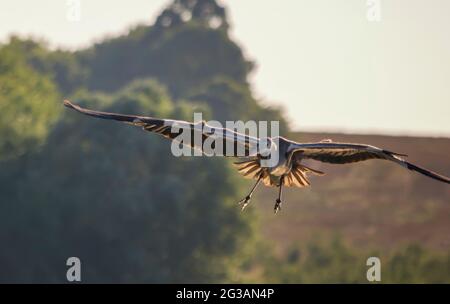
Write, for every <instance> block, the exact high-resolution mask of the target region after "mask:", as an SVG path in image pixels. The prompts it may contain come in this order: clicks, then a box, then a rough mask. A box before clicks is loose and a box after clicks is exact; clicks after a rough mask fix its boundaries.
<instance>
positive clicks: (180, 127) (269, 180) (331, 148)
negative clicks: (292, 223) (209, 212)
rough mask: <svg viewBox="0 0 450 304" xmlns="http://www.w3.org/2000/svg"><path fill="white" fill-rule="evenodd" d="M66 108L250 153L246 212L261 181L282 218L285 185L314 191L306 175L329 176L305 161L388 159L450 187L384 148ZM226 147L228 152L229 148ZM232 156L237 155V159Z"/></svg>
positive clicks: (245, 161)
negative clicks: (197, 137) (271, 192)
mask: <svg viewBox="0 0 450 304" xmlns="http://www.w3.org/2000/svg"><path fill="white" fill-rule="evenodd" d="M64 105H65V106H66V107H68V108H71V109H74V110H76V111H78V112H80V113H83V114H85V115H89V116H93V117H97V118H102V119H110V120H117V121H121V122H125V123H128V124H132V125H135V126H139V127H142V128H143V129H144V130H146V131H150V132H155V133H158V134H160V135H162V136H164V137H165V138H168V139H171V140H177V138H178V136H179V135H180V134H181V133H182V132H183V131H189V132H191V133H192V134H194V133H197V135H200V138H201V141H200V143H197V142H195V141H191V142H189V143H188V145H189V146H191V147H192V148H195V149H200V150H203V145H202V144H203V143H204V141H205V140H206V139H207V138H213V139H216V140H217V139H219V140H223V142H225V143H231V144H232V145H233V149H234V150H233V151H236V150H237V149H238V147H241V148H243V149H244V152H245V155H244V157H242V156H241V155H239V156H241V158H242V160H240V161H238V162H235V163H234V164H235V165H236V166H237V169H238V171H239V172H240V173H241V174H242V175H243V176H244V177H246V178H252V179H256V183H255V184H254V185H253V187H252V188H251V190H250V192H249V193H248V194H247V195H246V196H245V197H244V198H243V199H242V200H240V201H239V204H240V205H241V208H242V210H244V209H245V207H247V205H248V204H249V203H250V200H251V197H252V195H253V193H254V191H255V189H256V187H257V186H258V185H259V184H260V182H263V183H264V185H266V186H269V187H278V197H277V199H276V201H275V206H274V212H275V213H277V212H278V211H279V210H280V208H281V202H282V201H281V198H282V187H283V186H287V187H289V186H295V187H305V186H309V185H310V182H309V180H308V178H307V174H315V175H323V174H324V173H323V172H321V171H319V170H316V169H313V168H310V167H309V166H306V165H305V164H302V161H303V160H307V159H312V160H316V161H321V162H325V163H332V164H347V163H354V162H360V161H365V160H368V159H383V160H389V161H392V162H395V163H397V164H399V165H401V166H402V167H404V168H407V169H409V170H412V171H416V172H419V173H421V174H423V175H425V176H428V177H431V178H433V179H435V180H438V181H441V182H444V183H447V184H449V183H450V179H449V178H448V177H446V176H443V175H440V174H438V173H435V172H433V171H430V170H427V169H424V168H422V167H419V166H417V165H415V164H412V163H410V162H408V161H406V160H404V159H403V158H402V157H405V156H406V155H405V154H400V153H396V152H392V151H388V150H385V149H380V148H377V147H374V146H371V145H366V144H355V143H340V142H332V141H331V140H323V141H320V142H315V143H298V142H295V141H292V140H288V139H286V138H284V137H280V136H277V137H272V138H270V137H269V138H256V137H252V136H249V135H246V134H243V133H238V132H236V131H235V130H231V129H226V128H215V127H212V126H209V125H207V124H206V123H205V122H204V121H202V122H198V123H191V122H187V121H181V120H171V119H159V118H153V117H145V116H136V115H123V114H116V113H107V112H100V111H93V110H89V109H85V108H82V107H80V106H78V105H75V104H73V103H71V102H70V101H68V100H64ZM194 138H195V134H194ZM262 141H263V142H264V143H265V144H266V147H267V149H266V150H265V151H264V152H261V151H263V149H257V148H259V147H260V146H262V145H261V142H262ZM223 146H224V147H225V145H223ZM274 153H275V154H276V155H277V156H278V157H276V158H275V159H276V160H277V161H276V162H275V163H272V164H271V165H263V164H265V161H267V159H270V158H271V156H273V155H274ZM232 156H237V155H236V154H234V155H232Z"/></svg>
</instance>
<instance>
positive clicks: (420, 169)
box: [404, 161, 450, 184]
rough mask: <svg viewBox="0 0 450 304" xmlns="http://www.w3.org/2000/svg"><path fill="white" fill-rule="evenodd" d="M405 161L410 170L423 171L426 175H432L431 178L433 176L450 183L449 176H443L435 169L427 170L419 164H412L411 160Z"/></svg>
mask: <svg viewBox="0 0 450 304" xmlns="http://www.w3.org/2000/svg"><path fill="white" fill-rule="evenodd" d="M404 163H405V164H406V167H407V168H408V169H409V170H413V171H416V172H419V173H421V174H423V175H426V176H428V177H431V178H433V179H435V180H438V181H441V182H444V183H447V184H450V179H449V178H448V177H446V176H443V175H440V174H438V173H436V172H433V171H430V170H427V169H425V168H422V167H419V166H417V165H414V164H412V163H410V162H407V161H405V162H404Z"/></svg>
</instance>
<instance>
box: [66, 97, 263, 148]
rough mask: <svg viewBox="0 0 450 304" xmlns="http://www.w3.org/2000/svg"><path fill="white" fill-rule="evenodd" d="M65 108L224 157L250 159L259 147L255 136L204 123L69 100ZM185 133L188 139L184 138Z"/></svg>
mask: <svg viewBox="0 0 450 304" xmlns="http://www.w3.org/2000/svg"><path fill="white" fill-rule="evenodd" d="M64 105H65V106H66V107H68V108H70V109H73V110H75V111H78V112H80V113H82V114H85V115H89V116H92V117H96V118H102V119H109V120H116V121H121V122H125V123H128V124H131V125H134V126H138V127H142V129H144V130H146V131H150V132H154V133H157V134H160V135H162V136H163V137H165V138H168V139H171V140H175V141H178V142H180V143H182V144H185V145H188V146H190V147H192V148H195V149H198V150H200V151H202V152H203V153H206V154H209V153H210V152H211V151H215V152H219V153H220V152H221V155H223V156H238V157H248V156H252V154H254V153H255V151H256V150H257V149H256V147H257V146H258V139H257V138H255V137H252V136H248V135H245V134H242V133H238V132H235V131H233V130H230V129H226V128H215V127H212V126H209V125H207V124H206V123H205V122H203V121H202V122H198V123H191V122H187V121H183V120H172V119H159V118H153V117H146V116H137V115H124V114H116V113H108V112H100V111H93V110H89V109H85V108H82V107H80V106H78V105H75V104H73V103H71V102H70V101H69V100H64ZM184 132H186V133H184ZM183 134H184V135H187V136H182V135H183ZM186 139H187V140H186ZM207 139H209V142H208V147H210V148H211V149H209V151H206V149H204V148H205V147H206V145H205V141H206V140H207ZM219 143H220V144H221V147H219V146H218V149H215V148H216V144H219ZM218 150H219V151H218ZM219 153H217V154H219Z"/></svg>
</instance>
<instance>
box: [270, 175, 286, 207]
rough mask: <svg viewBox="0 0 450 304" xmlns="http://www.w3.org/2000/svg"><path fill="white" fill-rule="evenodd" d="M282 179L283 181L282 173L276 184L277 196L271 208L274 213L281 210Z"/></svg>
mask: <svg viewBox="0 0 450 304" xmlns="http://www.w3.org/2000/svg"><path fill="white" fill-rule="evenodd" d="M283 181H284V175H283V176H281V177H280V185H279V186H278V187H279V188H280V189H279V190H278V198H277V200H276V201H275V207H274V208H273V211H274V212H275V214H277V212H278V211H280V210H281V194H282V187H283Z"/></svg>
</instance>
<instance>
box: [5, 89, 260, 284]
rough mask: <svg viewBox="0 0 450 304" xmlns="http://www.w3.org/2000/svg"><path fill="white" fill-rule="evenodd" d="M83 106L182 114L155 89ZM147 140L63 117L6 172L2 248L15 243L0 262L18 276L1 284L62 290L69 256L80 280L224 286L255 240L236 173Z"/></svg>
mask: <svg viewBox="0 0 450 304" xmlns="http://www.w3.org/2000/svg"><path fill="white" fill-rule="evenodd" d="M83 95H84V96H83ZM78 98H79V100H80V101H81V102H82V103H83V104H85V105H88V106H89V107H93V108H103V109H104V110H107V111H117V112H124V113H148V114H149V115H154V116H165V115H168V116H170V115H171V113H173V112H174V111H177V110H176V107H177V106H176V105H174V104H173V103H172V102H171V100H170V99H169V97H168V95H167V94H166V92H165V91H164V89H162V88H161V87H159V86H158V85H157V83H155V82H154V81H139V82H136V83H131V84H130V85H129V86H128V87H126V88H124V89H123V90H121V91H119V92H118V93H117V94H116V95H114V96H104V95H99V94H94V95H93V96H90V95H89V94H87V93H80V95H79V97H78ZM177 112H178V114H182V112H183V111H182V110H181V111H180V110H179V111H177ZM179 118H188V117H179ZM149 135H150V134H146V133H144V132H143V131H140V130H139V129H137V128H135V127H127V126H124V125H121V124H119V123H112V122H109V121H99V120H93V119H90V118H86V117H84V116H81V115H77V114H75V113H73V112H66V113H65V114H64V116H63V119H61V121H60V123H59V124H58V125H57V126H56V127H55V128H54V129H53V131H52V133H51V135H50V136H49V139H48V144H47V145H46V147H45V148H44V149H43V150H42V151H41V152H40V153H38V154H35V155H33V156H30V157H29V156H26V157H23V158H22V159H19V160H17V162H15V163H11V164H9V165H8V166H5V167H4V170H2V174H1V178H0V180H1V181H2V184H4V183H6V184H7V185H8V188H9V189H10V192H9V193H5V194H6V197H2V199H1V201H2V207H1V208H2V210H1V212H0V214H1V215H2V223H3V224H2V227H3V229H2V232H1V233H2V237H1V239H3V240H4V239H5V238H7V239H8V238H10V237H12V236H14V238H15V242H14V243H12V245H11V246H9V247H8V248H5V249H4V250H2V259H1V262H2V264H3V263H4V264H5V265H8V264H9V265H17V261H19V260H20V261H21V262H20V264H21V269H22V272H17V269H8V267H6V269H5V268H4V267H3V268H2V272H1V280H2V281H19V282H20V281H25V282H30V281H35V282H42V281H48V282H59V281H61V280H63V279H64V276H61V275H60V270H61V266H62V265H64V259H65V258H67V257H68V256H78V257H80V258H81V260H82V261H83V264H84V265H85V267H84V269H85V270H84V274H83V281H85V282H158V283H164V282H166V283H168V282H221V281H224V280H231V279H232V276H231V274H232V273H235V272H236V271H237V269H236V268H234V267H237V265H239V260H240V259H241V257H239V251H240V248H242V247H245V244H246V243H247V242H248V241H249V240H250V239H249V237H250V236H251V232H252V228H251V224H250V223H249V222H248V219H246V218H244V217H241V216H240V214H239V211H238V210H237V209H236V208H235V201H236V200H237V197H236V194H235V193H236V186H235V185H236V184H237V181H236V180H235V179H236V175H235V174H234V173H232V171H231V168H230V167H229V164H228V163H227V162H226V161H225V160H223V159H209V158H192V157H181V158H175V157H173V156H172V154H171V153H170V142H167V141H166V139H164V138H162V137H161V138H159V137H157V136H149ZM9 166H10V167H9ZM11 177H14V178H13V179H11ZM20 193H27V195H26V196H22V195H20ZM30 198H31V199H30ZM37 210H40V211H37ZM43 210H45V212H44V211H43ZM6 214H8V216H7V217H10V216H13V218H14V222H11V221H8V219H3V217H5V215H6ZM30 229H31V231H30ZM22 240H26V241H27V242H26V243H23V242H22ZM28 242H30V244H31V245H30V244H29V243H28ZM29 256H36V257H37V259H38V261H36V260H35V259H27V257H29ZM36 263H38V264H37V265H36ZM233 265H236V266H234V267H233Z"/></svg>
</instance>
